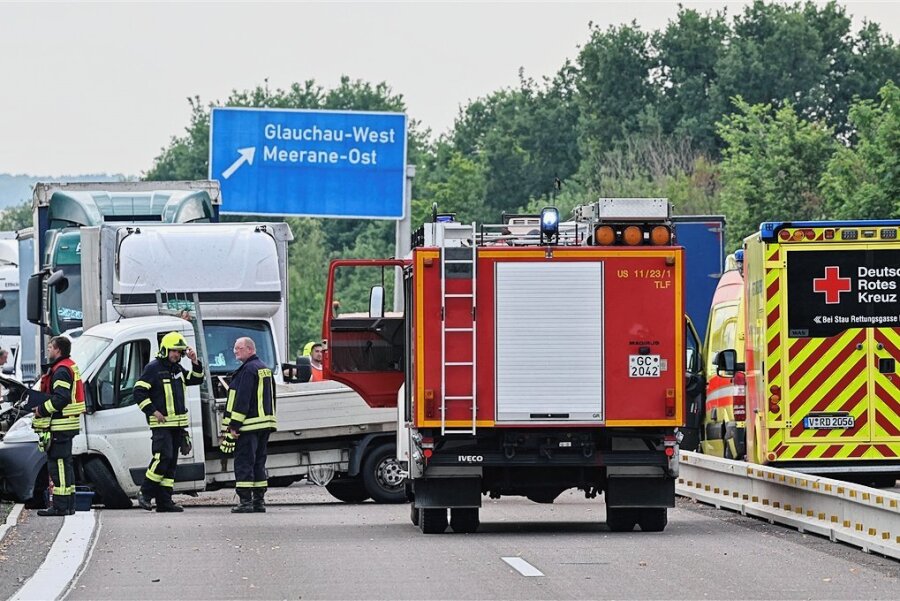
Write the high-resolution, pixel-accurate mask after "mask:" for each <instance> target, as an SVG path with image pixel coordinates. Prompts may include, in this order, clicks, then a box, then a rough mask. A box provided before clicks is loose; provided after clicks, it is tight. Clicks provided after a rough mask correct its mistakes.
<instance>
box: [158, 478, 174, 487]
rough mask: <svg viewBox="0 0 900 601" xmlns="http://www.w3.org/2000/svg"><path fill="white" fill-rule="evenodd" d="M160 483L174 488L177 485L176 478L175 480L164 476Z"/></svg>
mask: <svg viewBox="0 0 900 601" xmlns="http://www.w3.org/2000/svg"><path fill="white" fill-rule="evenodd" d="M159 483H160V485H162V486H165V487H166V488H172V487H174V486H175V480H173V479H172V478H163V479H162V480H161V481H160V482H159Z"/></svg>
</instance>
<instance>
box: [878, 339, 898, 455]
mask: <svg viewBox="0 0 900 601" xmlns="http://www.w3.org/2000/svg"><path fill="white" fill-rule="evenodd" d="M874 343H875V345H876V347H875V349H876V350H875V356H874V357H873V358H872V362H873V367H872V370H871V371H872V376H873V378H872V379H873V382H872V440H873V441H876V442H881V441H889V442H893V443H895V444H894V445H893V446H895V447H897V448H896V449H895V452H896V453H897V454H898V455H900V375H898V374H896V373H893V374H883V373H881V372H880V371H879V370H878V360H879V359H882V358H883V359H888V358H894V359H897V360H900V328H876V329H875V331H874ZM879 347H880V348H879ZM898 362H900V361H898Z"/></svg>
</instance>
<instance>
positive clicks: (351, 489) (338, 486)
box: [325, 478, 369, 504]
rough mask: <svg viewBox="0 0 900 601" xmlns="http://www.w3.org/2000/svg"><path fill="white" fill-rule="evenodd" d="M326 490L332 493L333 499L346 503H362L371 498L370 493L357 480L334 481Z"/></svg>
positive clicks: (326, 486)
mask: <svg viewBox="0 0 900 601" xmlns="http://www.w3.org/2000/svg"><path fill="white" fill-rule="evenodd" d="M325 490H327V491H328V492H329V493H331V496H332V497H334V498H335V499H337V500H338V501H343V502H344V503H352V504H355V503H362V502H363V501H365V500H366V499H368V498H369V493H367V492H366V488H365V487H364V486H363V483H362V482H360V481H359V480H357V479H356V478H345V479H343V480H332V481H331V482H329V483H328V484H326V485H325Z"/></svg>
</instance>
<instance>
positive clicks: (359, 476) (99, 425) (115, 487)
mask: <svg viewBox="0 0 900 601" xmlns="http://www.w3.org/2000/svg"><path fill="white" fill-rule="evenodd" d="M81 235H82V240H81V244H82V248H81V252H80V255H81V282H80V285H81V289H82V306H83V309H84V315H83V322H84V325H85V328H86V329H85V330H84V332H83V334H82V335H81V336H79V337H78V338H76V339H75V340H74V342H73V358H74V359H75V361H76V363H77V364H78V365H79V367H80V369H81V372H82V376H83V378H84V381H85V390H86V395H87V405H88V411H87V413H86V414H85V416H84V418H83V424H82V429H81V434H80V435H79V436H78V437H77V438H76V439H75V442H74V447H73V448H74V451H73V452H74V454H75V457H76V483H84V484H87V485H89V486H91V487H92V488H93V489H94V490H95V492H97V493H98V494H99V496H100V498H101V499H102V502H103V503H104V504H105V505H106V506H107V507H130V506H131V497H133V496H134V495H136V494H137V491H138V488H139V486H140V484H141V482H142V480H143V474H144V472H145V471H146V467H147V462H148V461H149V458H150V455H151V453H150V436H149V429H148V427H147V425H146V422H145V419H144V415H143V413H142V412H141V411H139V410H138V409H137V407H134V406H132V405H133V403H134V401H133V387H134V383H135V381H136V380H137V379H138V377H139V376H140V373H141V371H142V369H143V367H144V366H145V365H146V364H147V363H148V362H149V361H150V360H151V359H152V358H153V357H154V356H155V355H156V353H157V350H158V341H159V339H160V337H161V336H162V335H163V334H165V333H167V332H169V331H173V330H174V331H180V332H182V333H183V334H184V335H185V337H186V338H187V339H188V341H189V344H191V345H192V346H195V347H196V348H197V349H198V352H199V353H200V354H201V359H202V362H203V366H204V371H205V372H206V373H207V374H208V375H209V377H208V378H207V381H206V383H205V384H204V385H203V386H201V387H192V388H189V396H188V406H189V411H190V415H191V426H190V428H191V434H192V438H193V439H194V441H195V445H194V451H193V453H192V454H191V455H188V456H186V457H182V458H180V460H179V465H178V471H177V473H176V491H181V492H196V491H202V490H209V489H215V488H219V487H222V486H227V485H228V484H229V483H231V482H233V481H234V475H233V473H232V459H231V457H230V456H226V455H223V454H222V453H220V452H219V450H218V432H219V423H220V422H221V414H222V409H223V406H224V401H225V396H226V389H225V386H224V384H225V382H226V381H227V378H228V374H230V373H231V372H232V371H233V370H234V369H236V368H237V366H238V365H239V363H238V362H237V360H236V359H235V358H234V356H233V354H232V352H231V349H232V346H233V344H234V341H235V339H236V338H238V337H239V336H250V337H251V338H253V339H254V341H255V342H256V346H257V354H258V355H259V356H260V358H261V359H262V360H263V361H264V362H266V363H267V364H269V365H271V366H272V368H273V370H274V371H275V373H276V374H278V379H280V374H281V369H280V366H281V363H282V360H283V359H284V357H285V356H286V347H287V316H286V303H285V299H286V298H287V290H286V282H287V243H288V241H289V240H291V238H292V235H291V232H290V229H289V228H288V226H287V225H286V224H277V223H275V224H273V223H266V224H262V223H228V224H210V223H203V224H157V225H152V224H151V225H128V226H123V225H118V226H117V225H111V224H106V225H101V226H96V227H87V228H81ZM45 282H46V286H51V287H59V288H65V287H66V286H67V285H69V283H68V282H67V280H66V278H65V277H63V276H57V277H55V278H54V277H52V276H51V277H49V278H46V279H45ZM36 296H37V298H34V299H32V298H29V313H30V314H31V315H32V316H35V315H38V314H44V315H46V311H44V310H43V307H40V306H37V305H39V300H40V299H41V298H44V297H45V295H36ZM32 301H33V302H32ZM183 310H186V311H188V313H187V315H186V316H187V317H189V318H190V319H189V320H186V319H182V318H179V317H173V316H172V315H171V314H173V313H180V312H181V311H183ZM277 397H278V399H277V413H278V431H277V432H276V433H274V434H273V436H272V437H271V438H270V443H269V461H268V468H269V474H270V481H271V484H272V485H274V486H278V485H286V484H289V483H291V482H293V481H296V480H300V479H302V478H304V477H306V478H310V479H311V480H313V481H315V482H317V483H322V484H326V486H327V488H328V490H329V492H331V493H332V494H333V495H334V496H335V497H337V498H339V499H341V500H345V501H348V502H359V501H362V500H365V499H367V498H372V499H374V500H375V501H378V502H400V501H404V500H405V498H406V496H405V491H404V482H403V478H402V472H401V470H400V465H399V463H398V462H397V459H396V452H395V440H394V432H395V429H396V427H395V424H394V422H395V420H394V411H393V410H392V409H373V408H370V407H369V406H368V405H366V403H365V402H364V401H363V400H362V398H361V397H359V396H358V395H357V394H356V393H355V392H353V391H351V390H350V389H349V388H346V387H344V386H342V385H340V384H337V383H335V382H315V383H303V384H288V385H285V384H283V383H279V386H278V390H277ZM29 425H30V423H29V420H28V419H27V418H25V419H22V420H20V421H19V422H17V423H16V424H15V425H14V426H13V428H11V429H10V430H9V432H8V433H7V435H6V437H5V439H4V440H3V441H2V442H0V474H2V476H0V495H3V496H5V497H9V498H13V499H16V500H36V501H37V502H39V501H40V499H41V496H42V495H41V490H42V489H43V488H44V487H45V483H46V480H47V479H46V473H45V471H44V469H45V468H44V464H45V458H44V455H43V454H41V453H39V452H38V451H37V447H36V444H35V440H36V439H35V438H34V435H33V433H32V432H31V429H30V427H29ZM200 441H202V444H200Z"/></svg>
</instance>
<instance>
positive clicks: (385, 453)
mask: <svg viewBox="0 0 900 601" xmlns="http://www.w3.org/2000/svg"><path fill="white" fill-rule="evenodd" d="M402 473H403V468H402V466H401V465H400V461H399V460H398V459H397V452H396V449H395V448H394V445H393V444H385V445H382V446H380V447H377V448H376V449H374V450H373V451H371V452H369V454H368V455H366V458H365V461H363V465H362V481H363V485H364V486H365V487H366V492H367V493H369V496H370V497H372V500H374V501H375V502H376V503H406V501H407V499H406V479H405V478H404V477H403V475H402Z"/></svg>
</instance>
